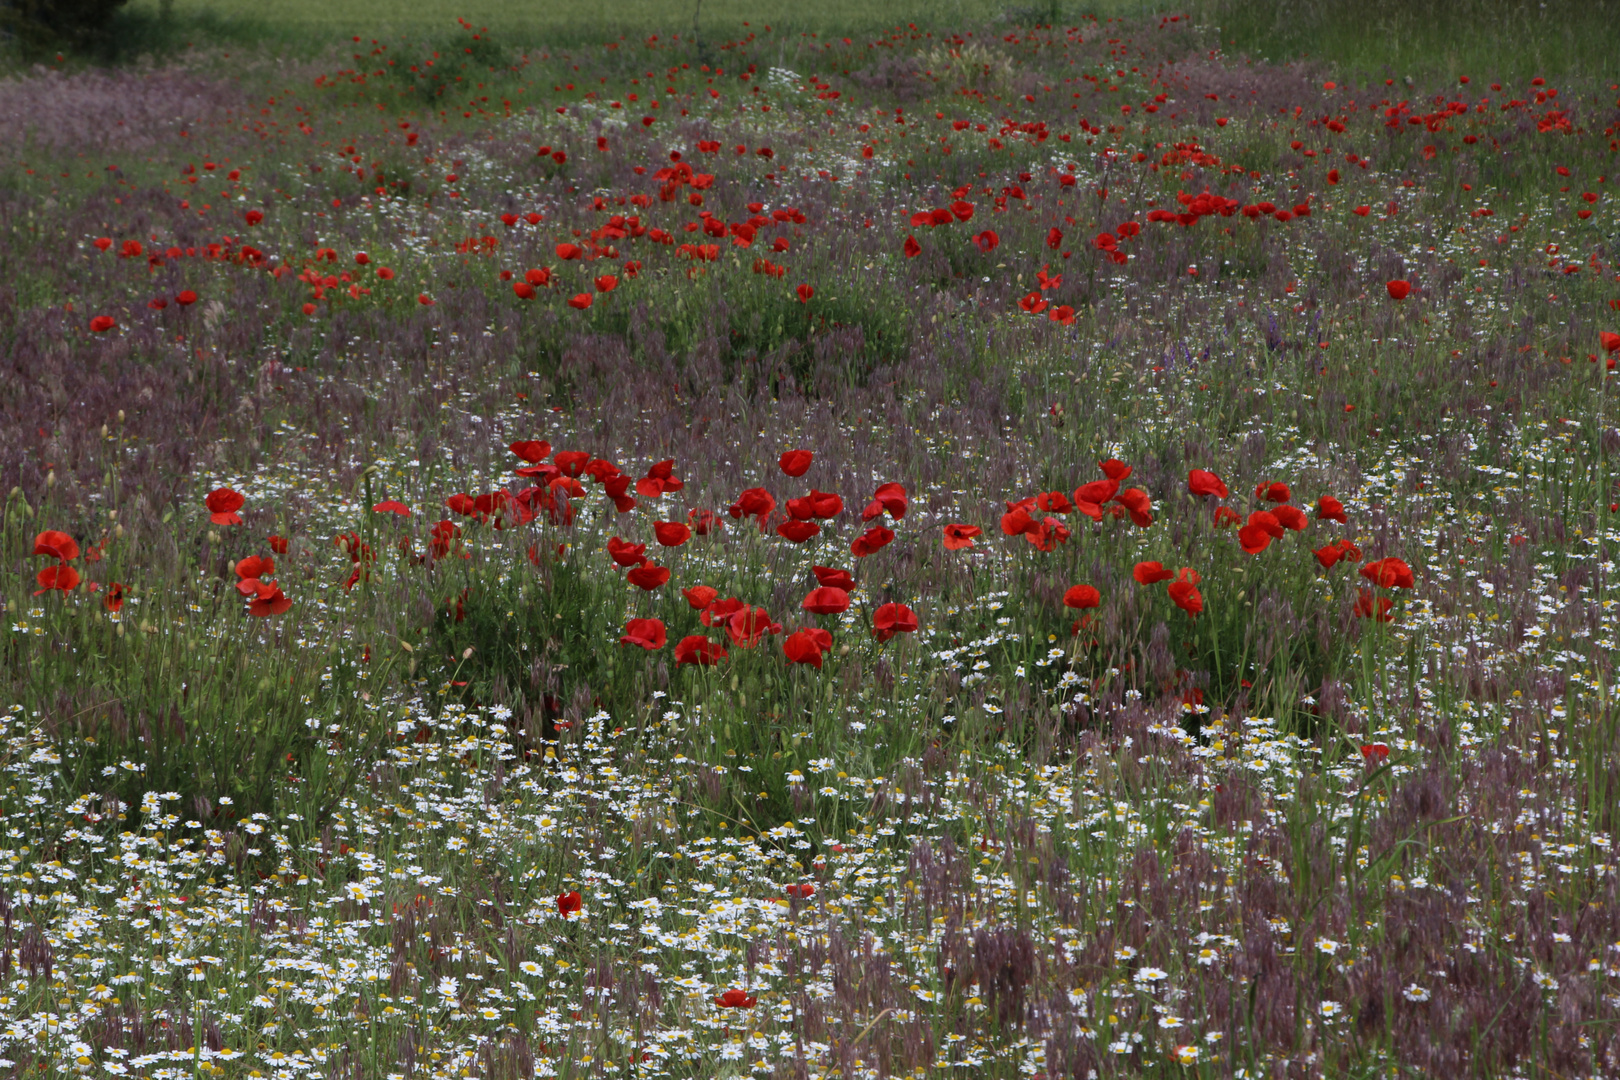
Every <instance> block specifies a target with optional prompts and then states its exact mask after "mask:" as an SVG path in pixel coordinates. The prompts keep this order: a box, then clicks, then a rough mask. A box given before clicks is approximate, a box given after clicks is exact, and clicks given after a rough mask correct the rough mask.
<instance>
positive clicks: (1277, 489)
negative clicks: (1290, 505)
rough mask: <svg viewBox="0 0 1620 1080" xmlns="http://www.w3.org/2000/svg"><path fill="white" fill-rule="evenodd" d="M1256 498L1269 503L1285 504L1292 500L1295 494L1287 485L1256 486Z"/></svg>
mask: <svg viewBox="0 0 1620 1080" xmlns="http://www.w3.org/2000/svg"><path fill="white" fill-rule="evenodd" d="M1254 497H1255V498H1257V499H1264V500H1266V501H1267V502H1274V503H1285V502H1289V501H1290V500H1292V499H1293V497H1294V496H1293V493H1292V492H1290V491H1289V490H1288V485H1287V484H1283V483H1276V484H1258V485H1256V486H1255V489H1254Z"/></svg>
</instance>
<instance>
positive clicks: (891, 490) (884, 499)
mask: <svg viewBox="0 0 1620 1080" xmlns="http://www.w3.org/2000/svg"><path fill="white" fill-rule="evenodd" d="M884 511H888V514H889V516H890V517H891V518H894V519H895V520H896V521H898V520H899V519H900V518H903V517H905V516H906V489H905V488H903V487H901V486H900V485H899V484H896V483H888V484H881V485H879V487H878V489H877V491H876V492H874V493H873V495H872V501H871V502H870V503H868V504H867V506H866V509H865V510H862V511H861V520H862V521H871V520H872V519H873V518H875V517H877V516H878V515H879V514H881V513H883V512H884Z"/></svg>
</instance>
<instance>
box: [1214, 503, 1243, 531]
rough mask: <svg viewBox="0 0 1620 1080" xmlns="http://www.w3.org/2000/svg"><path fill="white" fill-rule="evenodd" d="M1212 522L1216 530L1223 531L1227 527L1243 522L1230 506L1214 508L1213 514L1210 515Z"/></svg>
mask: <svg viewBox="0 0 1620 1080" xmlns="http://www.w3.org/2000/svg"><path fill="white" fill-rule="evenodd" d="M1212 520H1213V521H1214V523H1215V527H1216V528H1217V529H1223V528H1225V527H1226V526H1228V525H1236V524H1238V523H1239V522H1241V521H1242V520H1243V518H1242V517H1240V516H1239V515H1238V512H1237V511H1236V510H1234V509H1232V508H1231V507H1230V506H1217V507H1216V508H1215V513H1214V514H1213V515H1212Z"/></svg>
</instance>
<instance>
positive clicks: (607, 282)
mask: <svg viewBox="0 0 1620 1080" xmlns="http://www.w3.org/2000/svg"><path fill="white" fill-rule="evenodd" d="M618 287H619V279H618V278H616V277H614V276H613V275H612V274H603V275H601V276H600V277H598V278H597V279H596V291H597V292H612V291H613V290H614V289H617V288H618Z"/></svg>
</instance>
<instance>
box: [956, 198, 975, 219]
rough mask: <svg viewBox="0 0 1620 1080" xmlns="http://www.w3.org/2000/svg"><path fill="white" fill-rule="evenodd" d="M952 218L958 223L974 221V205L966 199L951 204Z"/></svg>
mask: <svg viewBox="0 0 1620 1080" xmlns="http://www.w3.org/2000/svg"><path fill="white" fill-rule="evenodd" d="M951 216H952V217H954V218H955V219H956V220H957V221H972V220H973V204H972V203H970V202H968V201H967V200H966V199H957V200H956V201H955V202H953V203H951Z"/></svg>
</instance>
